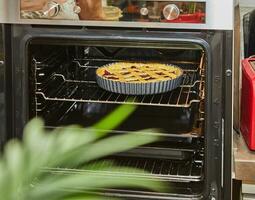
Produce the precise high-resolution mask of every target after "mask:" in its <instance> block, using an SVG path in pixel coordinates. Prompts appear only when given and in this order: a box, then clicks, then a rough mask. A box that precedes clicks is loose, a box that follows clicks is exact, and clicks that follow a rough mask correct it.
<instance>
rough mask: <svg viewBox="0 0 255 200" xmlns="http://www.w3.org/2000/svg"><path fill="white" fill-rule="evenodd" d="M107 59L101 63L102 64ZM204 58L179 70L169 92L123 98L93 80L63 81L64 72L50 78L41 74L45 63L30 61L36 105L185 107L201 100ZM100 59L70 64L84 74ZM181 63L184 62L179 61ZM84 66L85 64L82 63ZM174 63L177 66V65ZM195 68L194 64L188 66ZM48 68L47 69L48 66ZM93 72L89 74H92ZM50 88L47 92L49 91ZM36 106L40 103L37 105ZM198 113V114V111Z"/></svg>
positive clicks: (77, 61)
mask: <svg viewBox="0 0 255 200" xmlns="http://www.w3.org/2000/svg"><path fill="white" fill-rule="evenodd" d="M106 61H107V60H104V62H106ZM204 61H205V55H204V54H202V56H201V59H200V62H199V63H197V68H195V69H194V68H193V69H183V71H184V79H183V82H182V84H181V86H180V87H179V88H177V89H175V90H173V91H171V92H167V93H164V94H157V95H138V96H132V95H123V94H115V93H111V92H108V91H105V90H103V89H101V88H100V87H99V86H98V85H97V83H96V82H95V80H77V79H75V78H72V79H70V78H67V76H66V75H65V74H64V73H61V72H60V73H59V72H56V71H54V72H53V73H52V74H51V75H50V76H48V74H47V73H45V71H44V70H45V69H46V68H47V63H49V62H52V61H51V60H50V61H47V60H46V61H43V62H38V61H37V60H36V59H34V68H35V71H34V73H35V74H34V76H35V83H36V87H35V93H36V95H37V96H36V104H37V102H38V98H40V99H42V98H43V99H44V100H46V101H61V102H82V103H104V104H134V105H143V106H146V105H148V106H167V107H182V108H189V107H190V106H191V105H192V104H193V103H199V102H201V101H203V100H204V98H205V92H204V91H205V62H204ZM98 62H101V63H102V59H101V60H100V59H99V60H97V59H93V60H92V61H91V60H89V59H87V60H86V59H83V60H79V59H74V60H73V63H74V64H75V65H76V66H77V67H78V68H80V70H81V72H84V70H85V72H88V71H89V70H91V69H92V70H95V69H96V68H98V67H99V64H98ZM108 62H109V60H108ZM179 62H180V64H185V62H184V61H179ZM84 63H85V64H84ZM177 64H178V63H177ZM191 64H193V65H196V63H191ZM48 68H51V67H48ZM92 72H93V71H92ZM49 88H50V89H49ZM39 104H40V103H39ZM200 113H201V112H200Z"/></svg>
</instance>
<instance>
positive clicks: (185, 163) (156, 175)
mask: <svg viewBox="0 0 255 200" xmlns="http://www.w3.org/2000/svg"><path fill="white" fill-rule="evenodd" d="M106 164H107V165H106ZM113 164H114V166H115V167H131V168H136V169H140V170H141V172H139V173H137V172H134V171H133V172H132V171H131V170H124V171H123V170H122V171H112V167H113ZM105 166H107V167H105ZM100 168H101V169H102V168H104V170H100ZM95 169H97V170H95ZM51 170H55V171H57V172H63V173H72V174H81V173H84V172H87V173H91V174H95V175H96V176H100V175H101V176H109V177H116V176H122V177H123V176H124V177H127V178H132V179H139V178H140V179H141V178H142V179H151V176H152V177H153V180H161V181H162V180H163V181H174V182H200V181H202V180H203V178H204V177H203V160H202V156H201V155H195V156H194V157H192V158H190V159H189V160H167V159H157V158H135V157H124V156H121V157H120V156H114V157H110V158H109V159H106V160H103V161H102V162H100V164H98V163H97V164H95V165H93V164H92V165H91V166H90V168H89V169H84V170H77V169H51Z"/></svg>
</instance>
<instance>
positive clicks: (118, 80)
mask: <svg viewBox="0 0 255 200" xmlns="http://www.w3.org/2000/svg"><path fill="white" fill-rule="evenodd" d="M96 77H97V83H98V85H99V86H100V87H101V88H103V89H105V90H107V91H110V92H114V93H119V94H128V95H150V94H159V93H164V92H169V91H171V90H174V89H176V88H177V87H179V86H180V85H181V83H182V80H183V71H182V69H181V68H180V67H177V66H175V65H165V64H160V63H134V62H116V63H111V64H108V65H105V66H102V67H100V68H98V69H97V71H96Z"/></svg>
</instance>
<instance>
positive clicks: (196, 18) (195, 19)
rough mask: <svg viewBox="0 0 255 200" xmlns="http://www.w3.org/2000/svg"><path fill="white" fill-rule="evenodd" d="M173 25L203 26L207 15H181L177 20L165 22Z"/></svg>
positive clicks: (198, 13)
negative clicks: (192, 24) (191, 24)
mask: <svg viewBox="0 0 255 200" xmlns="http://www.w3.org/2000/svg"><path fill="white" fill-rule="evenodd" d="M165 21H166V22H171V23H195V24H201V23H204V22H205V13H202V12H197V13H194V14H181V15H180V16H179V17H178V18H177V19H174V20H165Z"/></svg>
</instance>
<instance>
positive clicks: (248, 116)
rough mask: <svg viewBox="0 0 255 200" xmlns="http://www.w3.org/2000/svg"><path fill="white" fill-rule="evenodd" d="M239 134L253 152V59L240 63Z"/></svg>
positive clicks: (254, 104)
mask: <svg viewBox="0 0 255 200" xmlns="http://www.w3.org/2000/svg"><path fill="white" fill-rule="evenodd" d="M241 132H242V134H243V136H244V139H245V141H246V143H247V145H248V147H249V148H250V149H251V150H255V58H248V59H245V60H243V61H242V97H241Z"/></svg>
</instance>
